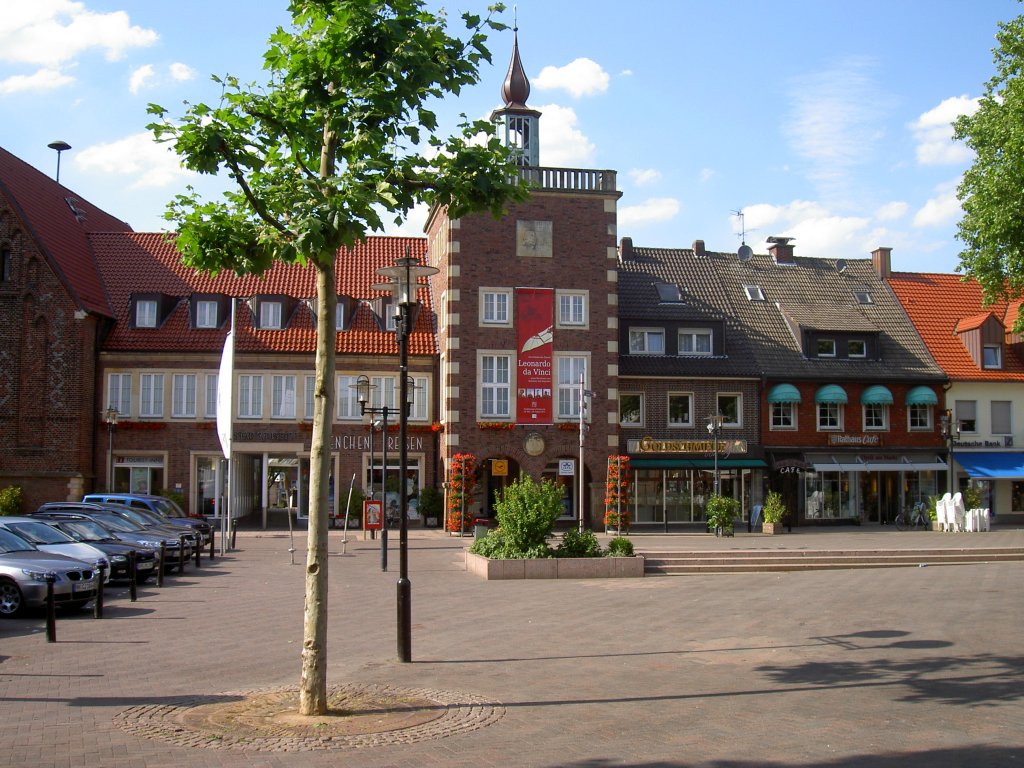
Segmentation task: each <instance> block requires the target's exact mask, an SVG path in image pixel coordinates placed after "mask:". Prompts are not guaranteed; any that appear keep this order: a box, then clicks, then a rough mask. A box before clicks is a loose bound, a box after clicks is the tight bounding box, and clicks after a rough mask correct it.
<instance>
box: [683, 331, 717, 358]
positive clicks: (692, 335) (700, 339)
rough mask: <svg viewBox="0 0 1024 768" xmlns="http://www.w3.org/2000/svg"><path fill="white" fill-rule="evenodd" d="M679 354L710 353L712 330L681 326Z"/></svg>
mask: <svg viewBox="0 0 1024 768" xmlns="http://www.w3.org/2000/svg"><path fill="white" fill-rule="evenodd" d="M679 354H680V355H710V354H711V331H710V330H709V329H707V328H680V329H679Z"/></svg>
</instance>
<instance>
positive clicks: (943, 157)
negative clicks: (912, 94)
mask: <svg viewBox="0 0 1024 768" xmlns="http://www.w3.org/2000/svg"><path fill="white" fill-rule="evenodd" d="M978 103H979V102H978V99H972V98H970V97H968V96H953V97H952V98H949V99H945V100H944V101H943V102H942V103H941V104H939V106H937V107H935V108H933V109H930V110H928V111H927V112H925V113H924V114H923V115H921V116H920V117H919V118H917V120H915V121H914V122H913V123H911V124H910V130H911V131H912V132H913V134H914V140H915V141H916V142H917V162H918V163H920V164H921V165H956V164H960V163H966V162H969V161H970V159H971V156H972V152H971V150H970V148H969V147H968V146H967V145H966V144H958V143H955V142H954V141H953V125H952V124H953V121H954V120H955V119H956V118H958V117H960V115H973V114H974V113H975V112H977V111H978Z"/></svg>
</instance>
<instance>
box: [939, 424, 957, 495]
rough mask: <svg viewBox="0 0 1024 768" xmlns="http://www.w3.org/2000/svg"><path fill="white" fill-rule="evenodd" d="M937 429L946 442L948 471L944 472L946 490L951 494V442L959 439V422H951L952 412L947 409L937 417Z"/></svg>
mask: <svg viewBox="0 0 1024 768" xmlns="http://www.w3.org/2000/svg"><path fill="white" fill-rule="evenodd" d="M939 428H940V429H941V431H942V439H943V440H945V441H946V457H947V458H946V461H947V463H948V464H949V469H947V470H946V490H947V491H949V493H950V494H952V493H953V442H954V441H955V440H957V439H958V438H959V437H960V422H956V423H954V422H953V411H952V410H951V409H949V408H947V409H946V410H945V411H944V412H943V414H942V416H940V417H939Z"/></svg>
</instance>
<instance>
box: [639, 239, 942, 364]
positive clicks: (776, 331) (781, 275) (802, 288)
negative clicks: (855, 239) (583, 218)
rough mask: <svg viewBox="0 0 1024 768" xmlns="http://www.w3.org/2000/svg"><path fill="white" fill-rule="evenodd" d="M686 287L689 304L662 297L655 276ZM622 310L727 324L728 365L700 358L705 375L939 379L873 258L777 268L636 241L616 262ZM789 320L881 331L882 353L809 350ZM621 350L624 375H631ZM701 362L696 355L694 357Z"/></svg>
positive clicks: (760, 259) (767, 261) (766, 260)
mask: <svg viewBox="0 0 1024 768" xmlns="http://www.w3.org/2000/svg"><path fill="white" fill-rule="evenodd" d="M655 278H657V279H659V280H662V281H665V282H675V283H678V284H680V285H681V286H683V291H684V303H685V304H686V307H685V308H681V307H679V306H678V305H671V306H670V305H658V304H657V303H656V298H655V299H652V298H651V297H652V296H653V295H654V294H653V288H649V287H648V286H649V284H650V283H651V281H652V280H653V279H655ZM748 285H757V286H759V287H760V288H761V291H762V292H763V294H764V298H765V300H764V301H751V300H750V299H748V298H747V294H746V292H745V290H744V286H748ZM619 287H620V296H619V304H620V306H619V315H620V317H621V318H624V319H639V318H650V319H651V320H661V319H667V318H676V317H686V316H687V315H689V316H692V317H693V318H695V319H696V318H700V317H706V318H707V317H715V318H724V320H725V323H726V327H727V338H726V353H727V354H728V356H729V358H730V361H731V362H730V364H729V365H728V366H716V365H715V363H716V362H717V361H716V360H715V359H713V358H712V359H706V360H705V361H704V362H703V363H700V364H699V365H702V366H703V367H702V368H701V369H700V370H701V373H703V374H705V375H736V374H738V373H740V372H741V371H742V372H744V373H747V374H750V373H754V374H755V375H758V376H763V377H765V378H768V379H779V378H785V379H787V380H801V379H802V380H815V379H827V380H831V381H867V380H871V381H876V382H877V381H907V380H930V381H941V380H944V379H945V376H944V374H943V372H942V370H941V369H940V368H939V367H938V366H937V365H936V363H935V361H934V360H933V359H932V357H931V355H929V353H928V349H927V348H926V347H925V345H924V343H923V342H922V340H921V338H920V337H919V336H918V334H917V332H916V331H915V330H914V326H913V325H912V324H911V323H910V320H909V319H908V317H907V315H906V313H905V312H904V311H903V308H902V307H901V305H900V303H899V302H898V301H897V299H896V296H895V295H894V294H893V292H892V291H891V290H890V289H889V288H888V287H887V285H886V283H885V282H883V281H882V280H881V278H880V277H879V276H878V274H877V272H875V269H874V267H873V266H872V263H871V260H870V259H866V258H865V259H847V260H839V259H819V258H808V257H799V256H797V257H795V258H794V259H793V260H792V262H790V263H787V264H786V265H784V266H782V265H779V264H776V263H775V261H774V260H773V259H772V257H771V256H767V255H753V256H751V258H749V259H747V260H746V261H741V260H740V259H739V258H737V256H736V255H735V254H731V253H715V252H710V251H708V252H705V253H704V254H703V255H697V254H696V253H695V252H694V251H693V250H690V249H679V250H668V249H656V248H637V247H635V246H634V247H633V248H632V256H631V257H628V256H627V257H626V258H624V259H622V260H621V263H620V274H619ZM864 290H867V291H870V293H871V297H872V302H871V303H870V304H857V303H856V301H855V298H854V292H855V291H864ZM785 311H788V312H790V319H791V320H793V321H794V322H799V323H803V324H805V325H804V327H807V328H814V329H817V330H825V331H829V330H832V331H842V332H852V333H870V334H872V335H877V339H878V344H879V351H880V359H877V360H875V359H843V358H836V359H828V360H823V359H820V358H808V357H806V356H805V354H804V350H803V349H801V340H800V338H799V337H798V335H797V334H795V333H794V330H793V329H792V328H791V326H790V324H789V323H787V318H786V314H785ZM629 360H630V357H629V356H628V355H623V357H622V363H621V366H620V373H622V374H624V375H628V373H629V371H630V368H629V366H630V365H631V363H630V362H629ZM695 365H698V363H695Z"/></svg>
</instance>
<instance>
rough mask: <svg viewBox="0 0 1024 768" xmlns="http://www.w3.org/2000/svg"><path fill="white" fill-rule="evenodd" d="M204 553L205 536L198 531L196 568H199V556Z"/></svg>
mask: <svg viewBox="0 0 1024 768" xmlns="http://www.w3.org/2000/svg"><path fill="white" fill-rule="evenodd" d="M202 551H203V534H201V533H199V531H196V568H198V567H199V554H200V553H201V552H202Z"/></svg>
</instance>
